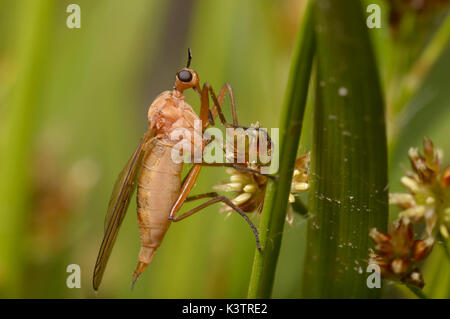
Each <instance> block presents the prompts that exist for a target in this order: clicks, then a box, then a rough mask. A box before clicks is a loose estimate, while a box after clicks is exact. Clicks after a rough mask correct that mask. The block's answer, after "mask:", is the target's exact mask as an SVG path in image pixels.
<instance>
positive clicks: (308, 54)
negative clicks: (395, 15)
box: [248, 3, 314, 298]
mask: <svg viewBox="0 0 450 319" xmlns="http://www.w3.org/2000/svg"><path fill="white" fill-rule="evenodd" d="M313 55H314V29H313V19H312V4H311V3H308V5H307V8H306V10H305V14H304V17H303V22H302V25H301V27H300V32H299V35H298V39H297V44H296V51H295V53H294V56H293V64H292V66H291V73H290V78H289V83H288V89H287V92H286V94H287V95H286V100H285V104H284V109H283V112H284V113H283V117H282V121H281V125H280V143H281V144H280V145H281V147H280V158H279V162H280V168H279V179H278V181H276V182H272V181H270V182H269V185H268V187H267V196H266V199H265V206H264V210H263V212H262V217H261V222H260V225H259V230H260V234H261V245H262V247H263V250H262V251H261V252H259V251H258V250H257V251H256V253H255V259H254V263H253V270H252V275H251V278H250V285H249V291H248V297H249V298H269V297H270V295H271V292H272V285H273V279H274V275H275V270H276V265H277V260H278V255H279V251H280V245H281V239H282V234H283V226H284V221H285V218H286V210H287V205H288V197H289V192H290V187H291V179H292V173H293V167H294V163H295V159H296V155H297V150H298V144H299V141H300V133H301V129H302V121H303V114H304V111H305V106H306V97H307V93H308V85H309V79H310V74H311V66H312V60H313ZM275 160H277V159H275Z"/></svg>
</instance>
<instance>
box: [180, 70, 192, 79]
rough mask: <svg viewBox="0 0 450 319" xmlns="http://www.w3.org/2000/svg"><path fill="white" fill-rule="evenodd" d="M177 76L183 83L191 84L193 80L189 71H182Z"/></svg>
mask: <svg viewBox="0 0 450 319" xmlns="http://www.w3.org/2000/svg"><path fill="white" fill-rule="evenodd" d="M177 76H178V78H179V79H180V81H182V82H190V81H191V80H192V73H191V72H189V71H188V70H181V71H180V72H178V74H177Z"/></svg>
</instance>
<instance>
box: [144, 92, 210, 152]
mask: <svg viewBox="0 0 450 319" xmlns="http://www.w3.org/2000/svg"><path fill="white" fill-rule="evenodd" d="M148 120H149V125H150V127H151V129H153V130H154V131H155V134H156V135H160V136H162V137H163V138H164V139H165V140H166V141H167V140H168V141H170V142H169V144H171V145H177V147H178V148H179V149H182V150H187V149H189V150H190V152H192V153H194V152H195V153H196V154H197V153H198V152H196V151H197V150H196V148H198V149H201V148H202V147H203V143H202V140H203V137H202V124H201V121H200V119H199V117H198V116H197V114H196V113H195V112H194V110H193V109H192V107H191V106H190V105H189V104H188V103H187V102H186V101H185V98H184V95H182V94H180V92H178V91H176V90H174V91H165V92H163V93H161V94H160V95H159V96H158V97H157V98H156V99H155V101H154V102H153V103H152V105H151V106H150V108H149V111H148ZM199 154H201V153H199Z"/></svg>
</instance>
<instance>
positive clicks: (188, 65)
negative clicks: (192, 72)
mask: <svg viewBox="0 0 450 319" xmlns="http://www.w3.org/2000/svg"><path fill="white" fill-rule="evenodd" d="M191 60H192V53H191V48H188V60H187V65H186V68H189V67H190V66H191Z"/></svg>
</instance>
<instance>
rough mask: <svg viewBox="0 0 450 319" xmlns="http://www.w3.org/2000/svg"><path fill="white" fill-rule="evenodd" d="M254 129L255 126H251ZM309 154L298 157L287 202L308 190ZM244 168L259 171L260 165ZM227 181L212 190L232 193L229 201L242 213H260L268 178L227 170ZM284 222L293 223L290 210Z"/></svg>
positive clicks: (227, 208)
mask: <svg viewBox="0 0 450 319" xmlns="http://www.w3.org/2000/svg"><path fill="white" fill-rule="evenodd" d="M256 125H257V124H256ZM252 126H253V127H255V125H252ZM309 158H310V156H309V153H308V154H306V155H303V156H301V157H299V158H298V159H297V160H296V162H295V166H294V173H293V177H292V185H291V193H290V194H289V202H291V203H292V202H293V201H295V198H294V194H296V193H300V192H303V191H307V190H308V189H309V184H308V173H309ZM246 167H248V168H251V169H254V170H259V169H260V165H259V164H254V163H246ZM226 172H227V174H229V175H230V176H229V179H228V180H227V181H225V182H222V183H221V184H220V185H216V186H214V187H213V188H214V189H215V190H217V191H223V192H233V193H234V194H233V197H232V199H231V201H232V202H233V203H234V204H235V205H237V206H238V207H239V208H240V209H242V211H244V212H246V213H251V212H255V211H257V212H258V213H261V211H262V208H263V205H264V197H265V194H266V186H267V180H268V178H267V177H266V176H264V175H259V174H255V173H252V172H249V171H242V170H237V169H234V168H228V169H227V170H226ZM221 211H222V212H229V214H230V213H231V211H232V209H231V208H230V207H228V206H225V205H224V206H223V207H222V208H221ZM286 221H287V222H288V223H289V224H292V222H293V216H292V212H291V210H288V211H287V214H286Z"/></svg>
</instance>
